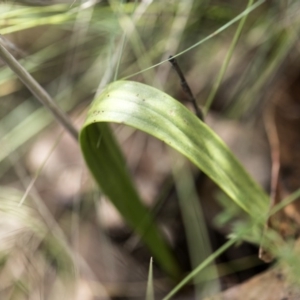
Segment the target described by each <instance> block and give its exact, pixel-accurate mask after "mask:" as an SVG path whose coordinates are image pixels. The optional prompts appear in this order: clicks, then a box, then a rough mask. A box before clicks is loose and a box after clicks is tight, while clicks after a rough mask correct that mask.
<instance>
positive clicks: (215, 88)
mask: <svg viewBox="0 0 300 300" xmlns="http://www.w3.org/2000/svg"><path fill="white" fill-rule="evenodd" d="M253 2H254V0H249V2H248V5H247V9H248V8H249V7H251V5H252V4H253ZM247 16H248V14H246V15H244V17H243V18H242V19H241V21H240V23H239V25H238V28H237V30H236V32H235V34H234V37H233V40H232V42H231V44H230V47H229V50H228V52H227V55H226V57H225V60H224V62H223V64H222V67H221V70H220V72H219V74H218V77H217V79H216V81H215V83H214V85H213V87H212V90H211V92H210V94H209V95H208V98H207V100H206V103H205V106H204V108H203V113H204V115H206V114H207V112H208V110H209V108H210V106H211V104H212V103H213V100H214V98H215V96H216V93H217V91H218V89H219V87H220V84H221V82H222V80H223V77H224V74H225V72H226V70H227V68H228V65H229V63H230V60H231V58H232V55H233V51H234V49H235V47H236V45H237V42H238V40H239V38H240V36H241V32H242V30H243V27H244V24H245V22H246V19H247Z"/></svg>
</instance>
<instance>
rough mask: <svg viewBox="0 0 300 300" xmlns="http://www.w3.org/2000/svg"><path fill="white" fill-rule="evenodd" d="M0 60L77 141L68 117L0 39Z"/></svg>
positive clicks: (75, 132)
mask: <svg viewBox="0 0 300 300" xmlns="http://www.w3.org/2000/svg"><path fill="white" fill-rule="evenodd" d="M0 58H1V59H2V60H3V61H4V62H5V63H6V64H7V65H8V67H9V68H10V69H11V70H12V71H13V72H14V73H15V74H16V75H17V76H18V78H19V79H20V80H21V81H22V82H23V83H24V84H25V85H26V86H27V88H28V89H29V90H30V91H31V93H32V94H33V95H34V96H35V97H36V98H37V99H38V100H39V101H40V102H41V103H42V104H43V105H44V106H45V107H46V108H47V109H48V110H49V111H50V112H51V113H52V115H53V116H54V118H55V119H56V120H57V121H58V122H59V123H60V124H61V125H62V126H63V127H64V128H65V129H66V131H67V132H68V133H69V134H70V135H71V136H72V137H73V138H74V139H75V140H76V141H78V131H77V129H76V128H75V127H74V125H73V124H72V122H71V120H70V119H69V117H68V116H67V115H66V114H65V113H64V112H63V111H62V110H61V109H60V108H59V107H58V105H57V104H56V103H55V101H54V100H53V99H52V98H51V97H50V95H49V94H48V93H47V92H46V91H45V90H44V89H43V88H42V87H41V86H40V85H39V83H38V82H37V81H36V80H35V79H34V78H33V77H32V76H31V75H30V74H29V73H28V72H27V71H26V70H25V69H24V68H23V66H22V65H21V64H20V63H19V62H18V61H17V60H16V59H15V58H14V57H13V56H12V55H11V54H10V52H9V51H8V50H7V49H6V48H5V47H4V42H3V40H2V38H1V37H0Z"/></svg>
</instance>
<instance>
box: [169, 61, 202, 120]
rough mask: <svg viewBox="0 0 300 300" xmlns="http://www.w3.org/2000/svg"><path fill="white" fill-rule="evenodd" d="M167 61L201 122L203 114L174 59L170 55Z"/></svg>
mask: <svg viewBox="0 0 300 300" xmlns="http://www.w3.org/2000/svg"><path fill="white" fill-rule="evenodd" d="M169 61H170V63H171V64H172V66H173V68H174V69H175V71H176V72H177V74H178V76H179V79H180V84H181V87H182V89H183V91H184V92H185V93H186V94H187V95H188V97H189V101H190V102H191V103H192V104H193V106H194V109H195V112H196V115H197V117H198V118H199V119H200V120H201V121H203V120H204V118H203V113H202V111H201V109H200V108H199V106H198V104H197V101H196V99H195V97H194V95H193V93H192V90H191V88H190V86H189V85H188V83H187V81H186V79H185V77H184V75H183V72H182V71H181V69H180V67H179V65H178V63H177V61H176V59H175V58H174V57H173V56H172V55H171V56H170V57H169Z"/></svg>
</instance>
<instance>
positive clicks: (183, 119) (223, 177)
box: [80, 81, 268, 272]
mask: <svg viewBox="0 0 300 300" xmlns="http://www.w3.org/2000/svg"><path fill="white" fill-rule="evenodd" d="M106 122H114V123H122V124H126V125H129V126H132V127H134V128H137V129H139V130H142V131H144V132H147V133H148V134H150V135H153V136H155V137H156V138H158V139H160V140H162V141H164V142H165V143H166V144H168V145H170V146H171V147H173V148H174V149H176V150H177V151H178V152H180V153H182V154H183V155H184V156H186V157H187V158H188V159H189V160H190V161H192V162H193V163H194V164H195V165H196V166H198V167H199V169H201V170H202V171H203V172H204V173H206V174H207V176H209V177H210V178H211V179H212V180H213V181H214V182H216V184H217V185H218V186H219V187H220V188H221V189H222V190H223V191H224V192H225V193H226V194H227V195H228V196H229V197H230V198H231V199H232V200H233V201H235V202H236V203H237V204H238V205H239V206H240V207H241V208H243V209H244V210H245V211H246V212H247V213H248V214H249V215H250V216H252V217H258V216H259V215H262V214H264V213H266V212H267V209H268V200H267V196H266V194H265V193H264V192H263V191H262V189H261V188H260V187H259V186H258V185H257V184H256V183H255V182H254V181H253V179H252V178H251V177H250V176H249V175H248V173H247V172H246V171H245V170H244V168H243V167H242V166H241V164H240V163H239V162H238V161H237V160H236V158H235V157H234V155H233V154H232V153H231V151H230V150H229V149H228V147H227V146H226V145H225V144H224V142H223V141H222V140H221V139H220V138H219V137H218V136H217V135H216V134H215V133H214V132H213V131H212V130H211V129H210V128H209V127H208V126H207V125H205V124H204V123H203V122H201V121H200V120H199V119H198V118H197V117H196V116H195V115H193V114H192V113H191V112H190V111H189V110H188V109H187V108H186V107H184V106H183V105H182V104H181V103H179V102H178V101H176V100H175V99H173V98H172V97H170V96H168V95H167V94H165V93H163V92H161V91H159V90H157V89H155V88H152V87H149V86H147V85H144V84H141V83H137V82H130V81H117V82H114V83H112V84H110V85H109V86H108V87H107V88H106V89H105V90H104V91H103V92H102V94H101V95H100V96H99V97H98V98H97V99H95V101H94V102H93V104H92V107H91V109H90V111H89V113H88V116H87V120H86V122H85V125H84V127H83V129H82V131H81V134H80V142H81V147H82V151H83V154H84V157H85V159H86V162H87V164H88V166H89V168H90V170H91V172H92V173H93V175H94V177H95V178H96V180H97V181H98V183H99V185H100V186H101V188H102V190H103V192H104V193H106V194H107V195H108V197H109V198H110V199H111V201H112V202H113V203H114V205H115V206H116V207H117V209H118V210H119V211H120V213H121V214H122V215H123V217H124V218H125V219H126V220H127V222H128V223H129V224H130V225H131V226H133V228H135V230H136V231H137V232H139V233H140V234H144V236H143V239H144V242H145V243H146V244H147V245H148V246H149V248H150V249H151V251H152V252H153V255H154V256H155V257H156V260H157V261H158V262H160V263H161V264H162V265H163V266H164V267H165V269H167V270H169V271H170V270H171V269H172V267H171V266H174V262H173V260H172V258H171V256H170V255H169V252H168V250H167V248H166V247H165V245H164V243H163V241H162V239H161V238H160V235H159V234H158V231H157V229H156V227H155V226H154V225H153V224H152V225H151V217H150V215H149V214H148V213H147V210H146V209H145V207H144V206H143V205H142V204H141V202H140V199H139V197H138V195H137V193H136V191H135V189H134V187H133V185H132V183H131V181H130V179H129V176H128V173H127V171H126V168H125V161H124V159H123V158H122V155H121V152H120V150H119V149H118V147H117V145H116V142H115V140H114V138H113V135H112V134H111V132H110V130H109V128H108V126H107V124H106ZM141 224H142V225H141ZM145 228H148V230H147V234H146V235H145ZM162 249H164V250H162ZM162 253H163V255H162ZM172 272H175V271H174V270H173V271H172Z"/></svg>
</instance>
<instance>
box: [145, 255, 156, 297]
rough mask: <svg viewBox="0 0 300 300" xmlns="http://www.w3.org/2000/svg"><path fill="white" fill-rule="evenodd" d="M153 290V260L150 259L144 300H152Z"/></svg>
mask: <svg viewBox="0 0 300 300" xmlns="http://www.w3.org/2000/svg"><path fill="white" fill-rule="evenodd" d="M154 299H155V298H154V288H153V258H152V257H151V258H150V264H149V272H148V281H147V290H146V300H154Z"/></svg>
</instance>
